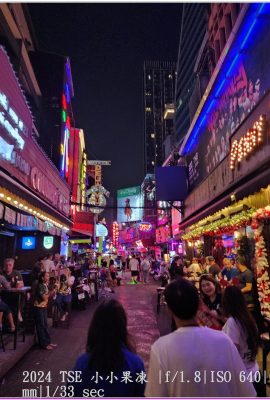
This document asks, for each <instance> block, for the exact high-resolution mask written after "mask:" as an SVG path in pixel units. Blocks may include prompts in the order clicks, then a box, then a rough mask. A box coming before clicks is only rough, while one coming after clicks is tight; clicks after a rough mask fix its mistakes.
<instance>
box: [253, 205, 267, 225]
mask: <svg viewBox="0 0 270 400" xmlns="http://www.w3.org/2000/svg"><path fill="white" fill-rule="evenodd" d="M252 218H254V219H255V220H258V221H262V220H263V219H270V205H269V206H266V207H264V208H259V209H258V210H256V211H255V212H254V213H253V215H252Z"/></svg>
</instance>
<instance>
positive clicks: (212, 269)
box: [208, 256, 220, 278]
mask: <svg viewBox="0 0 270 400" xmlns="http://www.w3.org/2000/svg"><path fill="white" fill-rule="evenodd" d="M208 261H209V274H211V275H213V277H214V278H216V277H217V276H218V274H219V273H220V268H219V266H218V265H217V264H216V262H215V259H214V257H213V256H209V257H208Z"/></svg>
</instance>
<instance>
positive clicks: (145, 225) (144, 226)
mask: <svg viewBox="0 0 270 400" xmlns="http://www.w3.org/2000/svg"><path fill="white" fill-rule="evenodd" d="M138 228H139V231H141V232H150V231H151V229H152V224H150V222H141V223H140V224H139V226H138Z"/></svg>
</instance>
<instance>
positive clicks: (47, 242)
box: [43, 236, 54, 250]
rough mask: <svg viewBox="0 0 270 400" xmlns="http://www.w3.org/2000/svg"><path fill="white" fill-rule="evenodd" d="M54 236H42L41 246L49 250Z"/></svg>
mask: <svg viewBox="0 0 270 400" xmlns="http://www.w3.org/2000/svg"><path fill="white" fill-rule="evenodd" d="M53 242H54V237H53V236H44V238H43V246H44V247H45V249H47V250H49V249H51V248H52V247H53Z"/></svg>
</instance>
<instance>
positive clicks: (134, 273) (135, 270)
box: [129, 254, 140, 283]
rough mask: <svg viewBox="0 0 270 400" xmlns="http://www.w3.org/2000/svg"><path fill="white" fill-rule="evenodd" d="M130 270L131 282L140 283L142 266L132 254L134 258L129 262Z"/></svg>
mask: <svg viewBox="0 0 270 400" xmlns="http://www.w3.org/2000/svg"><path fill="white" fill-rule="evenodd" d="M129 268H130V271H131V282H132V283H138V279H139V274H140V266H139V261H138V260H137V258H135V256H134V254H132V257H131V259H130V260H129Z"/></svg>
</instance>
